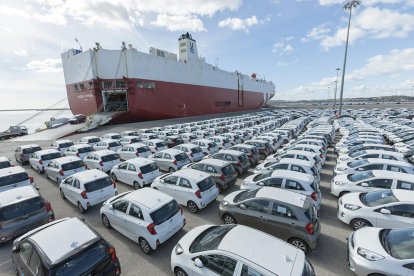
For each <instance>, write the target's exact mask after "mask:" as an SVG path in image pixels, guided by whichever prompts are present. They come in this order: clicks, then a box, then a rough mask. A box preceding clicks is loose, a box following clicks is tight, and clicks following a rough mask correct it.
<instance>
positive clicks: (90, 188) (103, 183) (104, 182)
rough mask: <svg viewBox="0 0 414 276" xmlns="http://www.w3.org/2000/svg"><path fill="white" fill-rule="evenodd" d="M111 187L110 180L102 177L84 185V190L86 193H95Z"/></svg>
mask: <svg viewBox="0 0 414 276" xmlns="http://www.w3.org/2000/svg"><path fill="white" fill-rule="evenodd" d="M110 185H112V180H111V179H110V178H109V177H104V178H101V179H97V180H94V181H92V182H89V183H86V184H85V185H84V186H85V190H86V192H88V193H90V192H95V191H97V190H100V189H103V188H106V187H108V186H110Z"/></svg>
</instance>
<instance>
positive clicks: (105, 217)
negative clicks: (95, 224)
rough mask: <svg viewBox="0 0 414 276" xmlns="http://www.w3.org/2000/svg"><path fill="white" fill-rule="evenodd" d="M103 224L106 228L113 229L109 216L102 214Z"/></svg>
mask: <svg viewBox="0 0 414 276" xmlns="http://www.w3.org/2000/svg"><path fill="white" fill-rule="evenodd" d="M102 224H103V225H104V226H105V227H106V228H111V223H110V222H109V219H108V217H107V216H105V215H103V214H102Z"/></svg>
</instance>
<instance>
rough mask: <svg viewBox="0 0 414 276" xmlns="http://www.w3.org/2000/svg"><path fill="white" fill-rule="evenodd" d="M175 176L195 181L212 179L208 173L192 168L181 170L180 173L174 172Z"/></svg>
mask: <svg viewBox="0 0 414 276" xmlns="http://www.w3.org/2000/svg"><path fill="white" fill-rule="evenodd" d="M173 175H175V176H179V177H185V178H191V179H193V180H200V179H204V178H207V177H210V175H209V174H208V173H205V172H202V171H199V170H194V169H190V168H188V169H185V170H181V171H178V172H174V173H173Z"/></svg>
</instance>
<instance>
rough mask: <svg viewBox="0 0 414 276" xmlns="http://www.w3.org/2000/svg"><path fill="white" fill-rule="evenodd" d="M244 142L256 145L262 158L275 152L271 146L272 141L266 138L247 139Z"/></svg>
mask: <svg viewBox="0 0 414 276" xmlns="http://www.w3.org/2000/svg"><path fill="white" fill-rule="evenodd" d="M244 143H245V144H247V145H252V146H255V147H256V148H257V149H258V151H259V153H260V159H261V160H265V159H266V157H268V156H269V155H270V154H271V153H272V152H273V149H272V147H271V146H270V143H269V142H268V141H266V140H258V139H252V140H247V141H245V142H244Z"/></svg>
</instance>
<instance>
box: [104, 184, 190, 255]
mask: <svg viewBox="0 0 414 276" xmlns="http://www.w3.org/2000/svg"><path fill="white" fill-rule="evenodd" d="M100 214H101V218H102V223H103V225H104V226H105V227H106V228H111V227H112V228H114V229H115V230H117V231H119V232H120V233H121V234H123V235H125V236H126V237H128V238H129V239H131V240H133V241H134V242H137V243H138V244H139V246H140V248H141V250H142V252H144V253H145V254H150V253H151V252H152V251H153V250H156V249H157V248H158V247H159V246H160V245H161V244H163V243H165V242H166V241H167V240H168V239H170V238H171V237H172V236H173V235H175V234H176V233H177V232H178V231H179V230H180V229H181V228H183V227H184V225H185V223H186V221H185V218H184V214H183V210H182V209H181V207H180V206H179V205H178V203H177V201H176V200H175V199H174V198H173V197H171V196H169V195H166V194H164V193H161V192H159V191H157V190H154V189H150V188H143V189H141V190H138V191H133V192H126V193H123V194H120V195H118V196H115V197H113V198H110V199H108V200H107V201H105V202H104V203H103V205H102V207H101V210H100Z"/></svg>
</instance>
